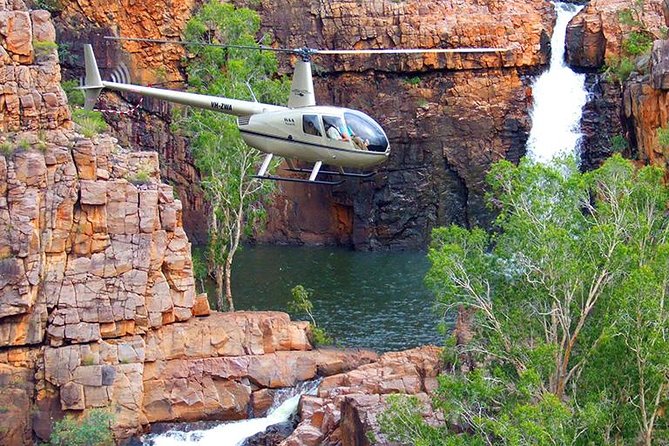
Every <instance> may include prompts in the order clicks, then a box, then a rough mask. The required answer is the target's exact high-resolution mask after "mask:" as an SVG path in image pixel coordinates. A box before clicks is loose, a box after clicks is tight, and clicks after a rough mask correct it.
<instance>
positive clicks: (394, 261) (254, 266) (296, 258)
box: [232, 246, 441, 352]
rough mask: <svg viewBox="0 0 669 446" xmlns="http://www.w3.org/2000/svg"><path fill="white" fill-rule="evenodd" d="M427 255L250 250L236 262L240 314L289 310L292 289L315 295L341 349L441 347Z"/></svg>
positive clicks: (317, 310)
mask: <svg viewBox="0 0 669 446" xmlns="http://www.w3.org/2000/svg"><path fill="white" fill-rule="evenodd" d="M428 267H429V262H428V261H427V259H426V257H425V253H423V252H358V251H351V250H346V249H341V248H328V247H318V248H315V247H293V246H247V247H244V249H243V250H242V251H241V252H240V253H239V254H238V255H236V256H235V263H234V265H233V277H232V289H233V296H234V299H235V306H236V308H237V309H238V310H251V309H254V310H280V311H287V303H288V301H289V300H290V298H291V293H290V290H291V288H293V287H294V286H295V285H298V284H301V285H303V286H304V287H305V288H307V289H311V290H313V298H312V301H313V304H314V316H315V318H316V321H317V322H318V324H319V325H321V326H322V327H323V328H325V329H326V330H327V332H328V333H330V334H331V335H332V336H334V338H335V339H336V341H337V343H338V344H339V345H341V346H345V347H362V348H371V349H374V350H377V351H381V352H383V351H389V350H401V349H406V348H410V347H415V346H418V345H424V344H429V343H437V344H440V343H441V336H440V335H439V334H438V331H437V323H438V318H437V316H436V315H435V313H434V312H433V309H432V308H433V302H434V299H433V297H432V295H431V293H430V291H429V290H428V289H427V288H426V287H425V285H424V283H423V277H424V276H425V273H426V272H427V270H428Z"/></svg>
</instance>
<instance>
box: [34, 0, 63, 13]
mask: <svg viewBox="0 0 669 446" xmlns="http://www.w3.org/2000/svg"><path fill="white" fill-rule="evenodd" d="M32 3H33V5H34V8H33V9H45V10H47V11H49V12H51V13H59V12H60V11H62V10H63V4H62V0H32Z"/></svg>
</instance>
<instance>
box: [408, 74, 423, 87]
mask: <svg viewBox="0 0 669 446" xmlns="http://www.w3.org/2000/svg"><path fill="white" fill-rule="evenodd" d="M404 82H406V83H407V84H409V85H413V86H416V85H419V84H420V77H419V76H413V77H409V78H406V79H405V80H404Z"/></svg>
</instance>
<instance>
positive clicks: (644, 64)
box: [567, 0, 667, 168]
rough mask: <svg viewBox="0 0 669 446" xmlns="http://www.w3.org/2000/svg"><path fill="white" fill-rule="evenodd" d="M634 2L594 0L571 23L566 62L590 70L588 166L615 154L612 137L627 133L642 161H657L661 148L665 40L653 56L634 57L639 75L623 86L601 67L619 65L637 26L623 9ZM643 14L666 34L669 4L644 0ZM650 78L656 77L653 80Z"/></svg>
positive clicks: (586, 112) (586, 125)
mask: <svg viewBox="0 0 669 446" xmlns="http://www.w3.org/2000/svg"><path fill="white" fill-rule="evenodd" d="M631 7H633V5H632V4H631V3H630V2H627V1H624V0H615V1H611V0H606V1H604V0H602V1H600V0H593V1H591V2H590V3H589V4H588V5H587V6H586V7H585V8H584V9H583V11H581V12H580V13H579V14H578V15H577V16H576V17H575V18H574V19H573V20H572V22H571V23H570V24H569V27H568V29H567V61H568V62H569V63H570V65H571V66H572V67H573V68H575V69H577V70H582V71H585V72H586V73H588V74H587V79H588V86H589V91H590V92H591V94H592V98H591V100H590V102H589V104H588V105H587V106H586V108H585V110H584V117H583V123H582V127H583V131H584V146H585V148H586V151H585V153H584V167H585V168H591V167H597V165H598V164H599V163H600V162H601V161H602V160H603V159H604V158H606V157H607V156H609V155H610V154H611V153H612V141H611V138H612V137H613V136H615V135H620V136H623V135H624V136H625V137H626V138H627V140H628V141H629V142H630V150H628V151H627V152H626V155H628V156H632V157H633V158H637V159H640V160H642V161H643V162H646V163H648V162H650V163H657V164H660V165H664V161H657V160H656V159H657V158H658V155H660V157H661V158H664V157H663V155H661V152H662V149H661V148H660V147H659V146H658V144H657V135H656V129H657V128H658V127H660V126H662V125H663V124H664V123H666V120H667V117H666V107H665V105H664V104H665V103H666V101H665V100H664V99H663V98H664V92H663V87H662V84H663V81H662V79H663V76H664V74H663V73H664V71H666V63H664V64H663V63H662V62H661V60H662V55H661V53H662V49H661V47H662V44H661V43H656V45H655V47H654V49H653V56H652V61H650V60H649V58H648V57H646V56H642V57H640V58H638V60H636V61H634V62H635V63H636V65H637V67H636V69H637V72H636V74H633V76H632V77H631V79H630V81H629V82H627V83H626V84H625V85H624V86H623V88H621V86H620V85H619V84H618V82H611V81H609V80H608V78H607V76H606V75H602V74H600V73H599V71H600V70H601V69H602V67H604V65H605V64H606V63H611V64H615V63H616V60H617V59H619V58H620V57H621V52H622V43H623V40H624V39H625V36H627V35H629V33H630V32H631V31H633V30H634V28H633V26H632V25H631V24H630V23H626V22H625V21H624V20H621V19H620V12H621V11H623V10H625V9H628V8H631ZM639 12H640V13H641V15H640V16H639V19H640V20H641V21H642V22H643V23H644V25H645V26H646V27H647V29H648V30H649V31H650V32H652V33H653V34H655V35H658V36H660V35H662V29H663V27H664V26H665V25H666V18H667V3H666V2H664V1H662V0H649V1H646V2H643V9H642V10H639ZM651 77H652V78H653V79H654V80H653V81H651Z"/></svg>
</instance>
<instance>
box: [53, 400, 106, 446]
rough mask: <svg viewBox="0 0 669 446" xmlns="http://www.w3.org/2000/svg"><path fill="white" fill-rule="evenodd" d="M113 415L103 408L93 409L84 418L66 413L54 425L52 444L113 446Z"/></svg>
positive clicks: (54, 445) (58, 445) (56, 445)
mask: <svg viewBox="0 0 669 446" xmlns="http://www.w3.org/2000/svg"><path fill="white" fill-rule="evenodd" d="M112 419H113V417H112V415H111V414H110V413H109V412H107V411H104V410H102V409H92V410H90V411H88V413H87V414H86V415H85V416H84V417H82V418H79V419H78V418H75V417H73V416H71V415H66V416H65V418H63V419H62V420H60V421H57V422H56V423H55V424H54V426H53V432H52V433H51V438H50V441H49V444H50V445H51V446H112V445H113V444H114V439H113V437H112V433H111V429H110V426H109V425H110V423H111V421H112Z"/></svg>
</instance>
